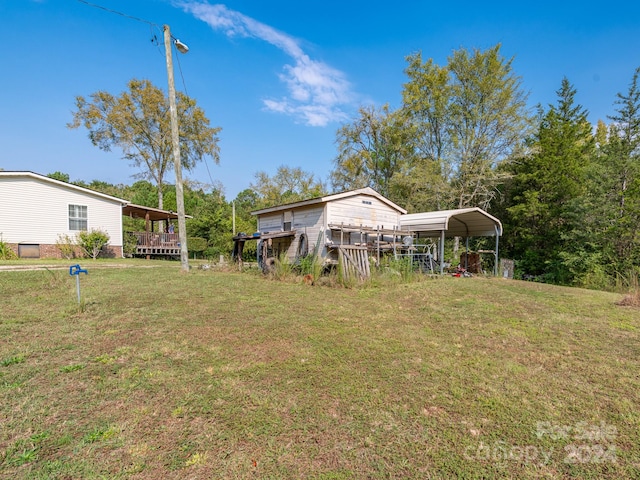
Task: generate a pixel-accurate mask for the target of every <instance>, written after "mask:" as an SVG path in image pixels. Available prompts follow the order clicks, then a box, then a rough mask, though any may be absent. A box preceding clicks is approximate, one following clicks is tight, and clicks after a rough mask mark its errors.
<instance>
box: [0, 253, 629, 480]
mask: <svg viewBox="0 0 640 480" xmlns="http://www.w3.org/2000/svg"><path fill="white" fill-rule="evenodd" d="M129 265H131V263H129ZM145 265H147V264H145ZM154 265H156V266H157V268H97V267H99V266H104V264H101V263H94V262H91V261H85V262H84V263H83V267H87V268H88V269H89V275H82V277H81V278H80V283H81V288H82V297H83V304H82V306H81V308H79V307H78V304H77V302H76V289H75V288H76V284H75V277H70V276H69V274H68V270H67V271H65V270H44V271H17V272H0V292H1V300H0V307H1V308H0V339H1V344H0V477H2V478H24V479H26V478H29V479H33V478H36V479H37V478H42V479H44V478H110V479H111V478H136V479H159V478H176V479H177V478H180V479H182V478H194V479H200V478H239V479H240V478H274V479H276V478H314V479H342V478H344V479H348V478H373V479H376V478H456V477H457V478H571V477H575V478H594V479H595V478H633V477H635V478H640V474H639V472H640V436H639V435H640V434H639V431H640V428H639V427H640V408H639V405H640V373H639V372H640V368H639V367H640V341H639V340H640V338H639V336H640V335H639V332H640V321H639V320H640V310H638V309H637V308H630V307H621V306H618V305H616V302H618V301H619V300H620V299H621V296H620V295H616V294H612V293H603V292H595V291H587V290H579V289H569V288H559V287H553V286H549V285H543V284H535V283H526V282H517V281H509V280H504V279H486V278H471V279H466V278H449V277H447V278H437V279H423V280H420V281H416V282H413V283H393V282H388V281H387V282H373V283H372V284H369V285H366V286H363V287H358V288H351V289H345V288H339V287H331V288H330V287H325V286H317V285H316V286H309V285H305V284H303V283H302V282H277V281H272V280H269V279H265V278H263V277H262V276H260V275H258V274H252V273H244V274H241V273H233V272H232V273H229V272H218V271H213V270H197V269H194V270H192V271H191V272H189V273H188V274H184V273H182V274H181V273H180V272H179V265H178V264H177V263H159V262H156V263H154ZM67 268H68V267H67Z"/></svg>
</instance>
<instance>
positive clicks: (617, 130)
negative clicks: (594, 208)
mask: <svg viewBox="0 0 640 480" xmlns="http://www.w3.org/2000/svg"><path fill="white" fill-rule="evenodd" d="M639 75H640V68H638V69H636V70H635V72H634V74H633V78H632V80H631V83H630V85H629V90H628V92H627V93H626V94H625V95H623V94H622V93H618V94H617V99H616V102H615V104H616V105H617V111H616V114H615V115H612V116H610V117H609V119H610V120H612V122H613V123H612V124H611V125H610V126H609V131H608V136H606V140H602V141H601V142H600V143H601V149H600V150H601V152H602V156H601V162H602V169H601V171H602V175H601V176H600V177H599V178H600V180H601V188H602V190H603V199H604V200H605V201H604V202H602V205H604V206H605V209H604V210H603V212H602V215H603V218H606V219H607V220H608V221H607V223H606V224H605V225H604V227H605V232H604V238H603V244H604V249H605V251H606V253H607V262H608V264H609V265H611V266H612V267H613V270H614V271H613V272H611V273H612V274H614V273H617V274H623V275H624V274H625V272H627V271H629V270H632V271H633V269H637V268H638V267H640V253H639V250H640V85H638V77H639ZM600 137H601V138H604V137H605V135H604V134H601V135H600Z"/></svg>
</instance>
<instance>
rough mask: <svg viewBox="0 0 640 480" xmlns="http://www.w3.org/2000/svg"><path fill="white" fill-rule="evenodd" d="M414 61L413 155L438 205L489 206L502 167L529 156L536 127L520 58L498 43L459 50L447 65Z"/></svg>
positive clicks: (408, 106)
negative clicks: (527, 143)
mask: <svg viewBox="0 0 640 480" xmlns="http://www.w3.org/2000/svg"><path fill="white" fill-rule="evenodd" d="M407 60H408V63H409V66H408V67H407V69H406V73H407V76H408V77H409V81H408V82H407V83H406V84H405V85H404V90H403V110H404V112H405V115H407V117H408V118H410V119H411V122H412V125H413V128H414V129H415V132H416V140H415V149H416V152H417V153H418V155H416V156H415V157H413V158H414V159H415V160H416V161H417V162H419V164H420V167H421V168H418V171H419V172H421V173H426V174H428V177H427V178H428V181H429V183H431V184H432V186H433V187H436V191H437V192H438V198H437V199H436V203H437V207H438V208H447V207H450V208H463V207H467V206H481V207H483V208H485V209H486V208H489V206H490V204H491V202H492V201H493V199H494V198H495V197H496V195H497V189H496V187H497V185H498V184H499V183H500V181H501V180H502V178H501V175H500V171H499V170H498V169H497V168H496V167H497V165H498V164H499V163H500V162H502V161H504V160H508V159H510V158H513V157H514V156H517V155H519V154H521V153H522V151H523V147H524V140H525V138H526V136H527V134H528V132H529V131H530V116H529V113H528V111H527V106H526V101H527V95H526V93H525V92H524V91H523V90H522V86H521V80H520V78H519V77H518V76H517V75H515V73H514V71H513V68H512V63H513V59H505V58H504V57H502V55H501V54H500V45H496V46H495V47H493V48H490V49H489V50H487V51H485V52H481V51H479V50H474V51H473V52H470V51H468V50H466V49H460V50H456V51H455V52H454V53H453V54H452V55H451V56H450V57H449V59H448V64H447V65H446V66H445V67H439V66H438V65H435V64H434V62H433V60H428V61H426V62H424V63H423V62H422V57H421V54H415V55H412V56H409V57H408V59H407ZM434 173H437V174H439V175H440V176H441V182H440V184H434V182H433V174H434ZM406 175H410V176H414V177H415V172H414V170H413V169H409V170H408V171H407V172H406Z"/></svg>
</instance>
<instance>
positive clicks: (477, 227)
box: [400, 207, 502, 273]
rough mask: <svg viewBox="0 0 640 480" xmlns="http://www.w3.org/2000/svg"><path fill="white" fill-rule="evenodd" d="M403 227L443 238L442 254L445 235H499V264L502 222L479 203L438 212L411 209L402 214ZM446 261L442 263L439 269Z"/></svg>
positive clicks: (441, 269) (495, 253)
mask: <svg viewBox="0 0 640 480" xmlns="http://www.w3.org/2000/svg"><path fill="white" fill-rule="evenodd" d="M400 227H401V228H402V229H403V230H407V231H410V232H412V233H415V234H418V235H420V236H423V237H438V238H440V257H439V258H444V239H445V237H465V238H466V239H467V240H468V239H469V237H494V236H495V237H496V247H495V250H494V251H492V253H493V254H494V255H495V260H496V262H495V265H496V266H497V265H498V261H497V259H498V244H499V238H500V236H501V235H502V223H501V222H500V220H498V219H497V218H496V217H494V216H492V215H490V214H488V213H487V212H485V211H484V210H482V209H481V208H478V207H474V208H462V209H457V210H441V211H437V212H423V213H411V214H407V215H402V217H400ZM442 271H443V263H442V262H441V263H440V273H442Z"/></svg>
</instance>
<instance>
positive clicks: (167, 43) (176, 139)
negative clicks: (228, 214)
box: [163, 25, 189, 272]
mask: <svg viewBox="0 0 640 480" xmlns="http://www.w3.org/2000/svg"><path fill="white" fill-rule="evenodd" d="M163 30H164V50H165V53H166V56H167V77H168V80H169V113H170V116H171V140H172V143H173V167H174V170H175V172H176V204H177V207H178V238H179V239H180V265H181V268H182V270H183V271H185V272H188V271H189V250H188V249H187V225H186V221H185V214H184V192H183V190H182V166H181V162H180V135H179V130H178V110H177V107H176V87H175V83H174V80H173V57H172V55H171V40H172V37H171V31H170V29H169V25H164V27H163ZM174 43H175V46H176V48H177V49H178V51H179V52H180V53H187V52H188V51H189V48H188V47H187V46H186V45H185V44H184V43H182V42H181V41H180V40H178V39H177V38H176V39H175V41H174Z"/></svg>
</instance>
